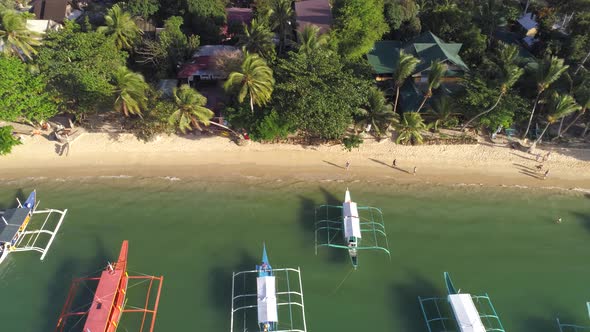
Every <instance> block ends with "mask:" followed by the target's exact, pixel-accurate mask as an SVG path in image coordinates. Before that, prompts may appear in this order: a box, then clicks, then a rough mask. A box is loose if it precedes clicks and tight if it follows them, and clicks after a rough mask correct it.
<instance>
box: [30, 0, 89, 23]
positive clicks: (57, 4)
mask: <svg viewBox="0 0 590 332" xmlns="http://www.w3.org/2000/svg"><path fill="white" fill-rule="evenodd" d="M31 6H32V7H33V12H34V13H35V18H37V19H38V20H51V21H55V22H58V23H63V21H64V19H66V18H67V19H69V20H75V19H77V18H78V17H80V16H81V15H82V11H81V10H78V9H74V8H73V7H72V5H71V4H70V2H69V0H33V1H32V2H31Z"/></svg>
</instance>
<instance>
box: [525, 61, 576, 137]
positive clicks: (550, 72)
mask: <svg viewBox="0 0 590 332" xmlns="http://www.w3.org/2000/svg"><path fill="white" fill-rule="evenodd" d="M535 64H536V66H537V67H536V69H534V75H535V77H536V81H537V97H536V98H535V103H534V104H533V110H532V111H531V116H530V118H529V123H528V125H527V126H526V130H525V132H524V135H523V136H522V138H523V139H524V138H525V137H526V136H527V135H528V133H529V129H530V128H531V123H532V122H533V117H534V116H535V110H536V109H537V105H538V104H539V99H540V98H541V94H542V93H543V92H544V91H545V90H547V89H548V88H549V86H551V84H553V82H555V81H557V79H558V78H559V77H560V76H561V75H562V74H563V73H564V72H565V71H566V70H567V69H568V68H569V66H567V65H564V64H563V59H559V58H558V57H555V56H552V57H551V58H549V59H545V60H543V61H539V62H536V63H535Z"/></svg>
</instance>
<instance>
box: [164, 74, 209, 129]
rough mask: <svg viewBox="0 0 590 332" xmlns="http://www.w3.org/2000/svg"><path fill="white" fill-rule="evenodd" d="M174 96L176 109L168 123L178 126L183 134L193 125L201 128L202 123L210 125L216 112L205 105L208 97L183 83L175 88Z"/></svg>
mask: <svg viewBox="0 0 590 332" xmlns="http://www.w3.org/2000/svg"><path fill="white" fill-rule="evenodd" d="M172 98H173V99H174V104H175V105H176V106H175V108H176V110H175V111H174V113H172V115H170V118H168V123H170V124H171V125H173V126H176V127H177V128H178V129H180V131H181V132H182V133H183V134H185V133H186V131H187V130H190V129H192V128H193V127H195V128H197V129H199V130H201V126H200V124H204V125H205V126H208V125H209V123H210V122H209V121H210V120H211V118H212V117H213V115H214V113H213V111H211V110H210V109H208V108H207V107H205V104H207V98H205V97H204V96H203V95H202V94H200V93H199V92H198V91H197V90H194V89H193V88H191V87H190V86H189V85H188V84H183V85H182V86H181V87H180V88H174V90H173V91H172Z"/></svg>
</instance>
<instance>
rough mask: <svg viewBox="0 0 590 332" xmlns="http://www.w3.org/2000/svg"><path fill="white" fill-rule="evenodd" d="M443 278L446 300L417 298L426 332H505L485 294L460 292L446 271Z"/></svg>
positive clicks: (444, 298)
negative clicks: (456, 331) (452, 331)
mask: <svg viewBox="0 0 590 332" xmlns="http://www.w3.org/2000/svg"><path fill="white" fill-rule="evenodd" d="M444 278H445V284H446V286H447V293H448V295H447V296H446V297H426V298H423V297H418V301H419V302H420V308H421V309H422V314H423V315H424V320H425V321H426V326H427V328H428V332H446V331H450V330H454V329H455V327H456V328H457V329H458V331H460V332H488V331H489V332H491V331H494V332H505V331H504V327H503V326H502V322H501V321H500V318H499V317H498V314H497V313H496V309H495V308H494V305H493V304H492V301H491V300H490V297H489V296H488V294H485V295H471V294H467V293H461V292H460V290H457V289H456V288H455V286H454V285H453V281H452V280H451V276H450V275H449V273H448V272H445V273H444ZM449 307H450V308H449ZM451 315H452V316H453V317H451ZM453 325H455V327H454V326H453Z"/></svg>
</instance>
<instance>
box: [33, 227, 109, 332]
mask: <svg viewBox="0 0 590 332" xmlns="http://www.w3.org/2000/svg"><path fill="white" fill-rule="evenodd" d="M94 240H95V245H94V246H88V248H92V249H94V250H93V251H94V252H95V253H96V255H94V256H93V257H92V258H91V259H81V258H76V257H74V256H69V257H64V258H62V259H61V262H60V263H59V264H58V265H57V266H56V269H55V271H54V274H53V277H51V278H49V279H48V284H47V289H48V291H47V293H46V294H47V297H46V298H45V303H44V304H43V307H42V308H43V309H42V310H43V317H44V319H43V320H42V325H41V326H40V327H39V329H38V330H37V331H54V330H55V327H56V325H57V323H58V318H59V315H60V313H61V311H62V309H63V306H64V304H65V302H66V299H67V296H68V293H69V290H70V287H71V286H72V282H73V280H74V279H76V278H82V277H85V276H94V275H96V274H98V273H99V272H100V270H102V269H104V267H105V266H106V264H107V261H108V260H109V259H110V260H114V259H115V256H113V255H111V253H110V252H108V251H107V250H106V249H105V246H104V242H103V241H102V240H101V239H100V238H98V237H95V239H94ZM95 287H96V284H87V285H86V286H84V285H83V284H82V283H81V284H80V285H79V287H78V288H77V292H76V297H75V300H74V301H73V304H72V309H78V310H77V311H84V310H87V309H88V308H89V307H90V304H91V303H92V299H93V297H94V293H93V292H91V290H93V289H94V288H95ZM74 318H75V319H73V320H72V321H73V322H74V323H75V322H76V321H77V320H78V319H80V318H79V317H74ZM77 326H78V327H79V329H81V328H82V326H83V322H79V323H78V324H77ZM70 328H72V327H70ZM66 331H68V330H67V329H66ZM72 331H75V330H74V329H72Z"/></svg>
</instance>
